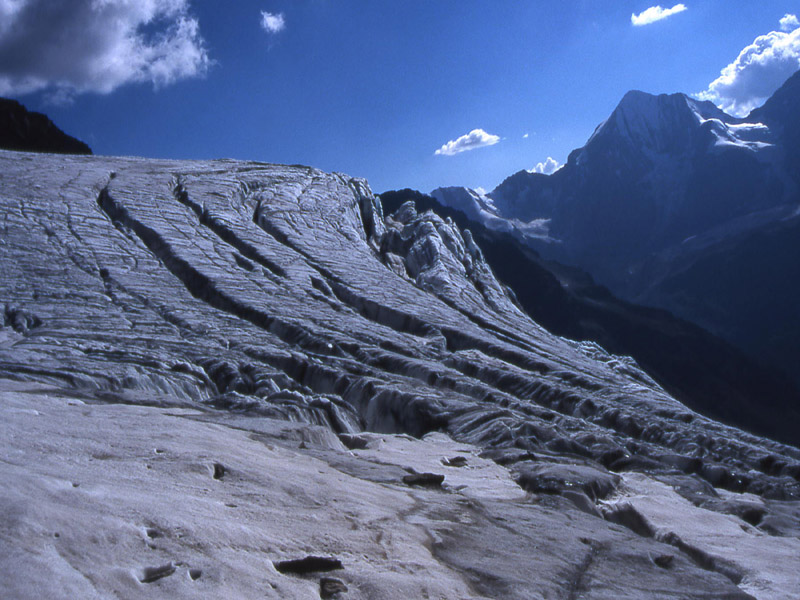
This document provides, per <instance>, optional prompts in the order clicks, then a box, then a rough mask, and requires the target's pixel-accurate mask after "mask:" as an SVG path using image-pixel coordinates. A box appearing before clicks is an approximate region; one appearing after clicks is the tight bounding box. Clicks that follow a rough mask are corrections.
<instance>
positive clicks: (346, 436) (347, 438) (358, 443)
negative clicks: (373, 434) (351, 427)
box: [339, 433, 369, 450]
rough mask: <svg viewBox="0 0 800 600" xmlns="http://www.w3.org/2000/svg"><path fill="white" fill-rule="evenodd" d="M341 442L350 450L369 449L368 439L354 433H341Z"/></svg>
mask: <svg viewBox="0 0 800 600" xmlns="http://www.w3.org/2000/svg"><path fill="white" fill-rule="evenodd" d="M339 440H340V441H341V442H342V443H343V444H344V445H345V447H347V449H348V450H363V449H364V448H366V447H367V443H368V442H369V440H368V439H367V438H365V437H362V436H360V435H355V434H353V433H340V434H339Z"/></svg>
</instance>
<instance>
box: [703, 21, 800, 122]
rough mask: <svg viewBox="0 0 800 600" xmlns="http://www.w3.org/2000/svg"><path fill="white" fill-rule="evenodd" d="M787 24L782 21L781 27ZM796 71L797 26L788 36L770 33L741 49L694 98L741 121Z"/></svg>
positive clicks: (798, 50) (798, 62)
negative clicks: (734, 58)
mask: <svg viewBox="0 0 800 600" xmlns="http://www.w3.org/2000/svg"><path fill="white" fill-rule="evenodd" d="M791 16H793V15H787V17H791ZM795 20H796V19H795ZM790 21H791V20H787V18H786V17H784V18H783V19H781V25H783V24H784V23H789V22H790ZM798 68H800V26H797V27H795V28H794V30H793V31H789V32H786V31H771V32H769V33H767V34H766V35H761V36H759V37H757V38H756V39H755V41H754V42H753V43H752V44H750V45H749V46H747V47H746V48H744V50H742V51H741V52H740V53H739V56H738V57H736V60H734V61H733V62H732V63H731V64H729V65H728V66H727V67H725V68H724V69H722V73H721V74H720V76H719V77H718V78H717V79H715V80H714V81H712V82H711V83H710V84H709V86H708V89H707V90H705V91H703V92H700V93H699V94H697V97H698V98H700V99H701V100H711V101H712V102H713V103H714V104H716V105H717V106H719V107H720V108H721V109H722V110H724V111H725V112H727V113H730V114H732V115H735V116H737V117H744V116H746V115H747V114H748V113H750V111H751V110H753V109H754V108H756V107H758V106H760V105H762V104H763V103H764V102H765V101H766V100H767V98H769V97H770V96H771V95H772V94H773V93H774V92H775V90H777V89H778V88H779V87H780V86H781V85H782V84H783V82H784V81H786V80H787V79H788V78H789V77H791V76H792V75H793V74H794V73H795V71H797V69H798Z"/></svg>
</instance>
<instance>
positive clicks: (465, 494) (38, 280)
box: [0, 152, 800, 599]
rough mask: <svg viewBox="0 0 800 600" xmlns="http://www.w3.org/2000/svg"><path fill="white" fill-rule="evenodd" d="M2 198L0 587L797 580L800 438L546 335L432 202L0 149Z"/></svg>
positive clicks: (596, 592) (679, 585)
mask: <svg viewBox="0 0 800 600" xmlns="http://www.w3.org/2000/svg"><path fill="white" fill-rule="evenodd" d="M0 206H2V213H1V214H2V223H0V266H1V267H2V271H3V276H2V277H1V278H0V303H2V304H3V306H4V317H3V319H2V320H0V324H2V325H3V327H2V328H0V376H2V378H3V379H2V380H0V397H2V401H1V402H0V412H1V413H2V418H1V419H0V439H2V440H3V443H2V446H1V447H0V452H2V461H0V473H2V477H3V481H4V486H3V490H2V492H0V504H1V505H2V514H3V515H4V517H3V519H2V520H1V521H0V546H2V552H0V555H2V556H3V558H2V559H0V574H1V575H2V576H0V591H2V593H0V595H2V596H3V597H19V598H25V597H86V598H90V597H124V598H141V597H164V596H169V597H197V596H198V595H205V596H209V597H222V596H228V597H254V596H256V595H258V596H259V597H274V598H289V597H296V598H301V597H302V598H305V597H309V598H310V597H322V598H335V597H339V598H422V597H432V598H433V597H435V598H454V599H455V598H459V599H463V598H500V597H502V598H553V597H564V598H578V597H585V598H609V599H610V598H642V597H648V598H687V597H688V598H692V597H703V598H720V599H721V598H749V597H753V595H754V596H755V597H758V598H791V597H793V596H792V594H793V590H797V589H800V574H798V572H797V569H796V557H797V556H798V553H799V552H800V540H798V539H797V537H796V536H797V532H798V530H799V529H800V528H798V522H799V521H800V504H799V503H798V498H799V497H800V483H798V480H800V451H798V450H797V449H795V448H792V447H789V446H784V445H781V444H778V443H775V442H772V441H769V440H765V439H761V438H758V437H755V436H752V435H749V434H746V433H743V432H741V431H739V430H736V429H733V428H730V427H726V426H724V425H722V424H719V423H716V422H713V421H711V420H709V419H706V418H704V417H703V416H701V415H698V414H696V413H693V412H692V411H690V410H688V409H687V408H686V407H684V406H683V405H681V404H680V403H679V402H677V401H676V400H674V399H673V398H671V397H670V396H669V395H668V394H666V393H665V392H664V391H663V390H661V389H660V388H659V387H658V386H657V385H656V384H655V383H654V382H653V381H652V380H651V379H650V378H649V377H648V376H647V375H646V374H644V373H643V372H642V371H641V370H640V369H639V368H638V367H637V365H636V364H635V362H633V361H631V360H630V359H626V358H624V357H615V356H612V355H609V354H608V353H606V352H605V351H604V350H603V349H602V348H600V347H599V346H596V345H591V344H577V343H573V342H570V341H567V340H563V339H561V338H558V337H555V336H552V335H550V334H549V333H547V332H546V331H545V330H543V329H542V328H541V327H539V326H538V325H537V324H536V323H534V322H532V321H531V320H530V319H529V318H528V317H527V316H526V315H525V314H524V313H523V312H522V311H520V310H519V309H518V308H517V307H516V305H515V304H514V302H513V301H512V299H511V297H510V295H509V294H508V293H507V291H506V290H505V288H504V287H503V286H502V285H501V284H500V283H499V282H498V281H497V280H496V279H495V277H494V275H493V274H492V272H491V270H490V269H489V268H488V267H487V265H486V263H485V262H484V260H483V256H482V253H481V250H480V248H478V247H477V246H476V245H475V243H474V241H473V240H472V237H471V236H470V235H469V234H468V233H467V232H461V231H459V229H458V228H457V227H456V226H455V225H454V224H453V223H452V222H450V221H447V220H442V219H441V218H439V217H438V216H436V215H434V214H433V213H422V214H420V213H418V212H417V211H416V209H415V207H414V205H413V204H411V203H407V204H405V205H403V206H402V207H401V208H400V209H399V210H398V211H397V212H395V213H394V214H393V215H384V214H383V211H382V208H381V205H380V202H379V201H378V199H377V198H376V197H375V196H373V194H372V192H371V191H370V189H369V187H368V186H367V184H366V182H364V181H363V180H358V179H353V178H350V177H348V176H345V175H341V174H327V173H323V172H321V171H318V170H316V169H313V168H309V167H301V166H280V165H270V164H263V163H252V162H235V161H224V160H222V161H207V162H175V161H158V160H143V159H132V158H104V157H64V156H50V155H33V154H25V153H13V152H0ZM709 514H711V515H714V516H715V518H717V519H720V520H719V521H718V522H720V523H725V526H726V527H729V528H732V529H731V530H730V531H728V530H726V532H725V536H724V537H721V538H720V539H717V540H712V539H710V538H709V536H708V535H707V530H699V529H698V530H693V529H692V528H690V527H688V526H687V524H688V523H692V522H694V521H696V522H701V521H702V522H706V523H707V522H714V521H713V520H711V521H709V520H708V519H707V518H706V515H709ZM693 520H694V521H693ZM736 527H738V528H739V530H740V531H741V533H739V532H738V531H736V530H735V529H736ZM733 533H735V534H736V535H733ZM757 552H761V553H762V554H763V555H765V556H769V557H770V559H769V560H754V559H753V554H754V553H757ZM314 556H316V557H319V558H324V559H325V560H316V561H315V560H314V559H308V557H314ZM304 559H308V560H305V561H304ZM292 560H298V561H299V562H297V563H291V562H288V563H287V562H286V561H292ZM329 569H330V570H329Z"/></svg>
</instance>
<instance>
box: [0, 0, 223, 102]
mask: <svg viewBox="0 0 800 600" xmlns="http://www.w3.org/2000/svg"><path fill="white" fill-rule="evenodd" d="M211 62H212V61H211V59H210V58H209V56H208V52H207V50H206V48H205V42H204V41H203V38H202V37H201V35H200V25H199V23H198V21H197V19H195V18H194V17H192V16H191V14H190V13H189V0H148V1H147V2H131V1H130V0H103V1H102V2H98V1H97V0H71V1H70V2H53V1H52V0H3V1H0V95H22V94H27V93H31V92H35V91H40V90H46V91H47V92H48V94H49V95H50V96H52V97H53V98H55V99H59V100H61V101H68V100H69V99H70V98H71V97H72V96H74V95H75V94H79V93H85V92H99V93H103V94H105V93H109V92H112V91H114V90H115V89H117V88H118V87H120V86H122V85H124V84H126V83H131V82H150V83H152V84H153V85H155V86H156V87H159V86H164V85H169V84H171V83H174V82H175V81H178V80H180V79H185V78H188V77H196V76H199V75H202V74H204V73H205V72H206V70H207V69H208V67H209V66H210V65H211Z"/></svg>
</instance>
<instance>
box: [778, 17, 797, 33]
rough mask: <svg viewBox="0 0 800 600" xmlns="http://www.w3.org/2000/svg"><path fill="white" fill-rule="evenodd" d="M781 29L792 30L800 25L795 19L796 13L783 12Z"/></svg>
mask: <svg viewBox="0 0 800 600" xmlns="http://www.w3.org/2000/svg"><path fill="white" fill-rule="evenodd" d="M780 23H781V31H794V30H795V29H797V28H798V27H800V21H798V20H797V15H790V14H788V13H787V14H785V15H783V18H782V19H781V21H780Z"/></svg>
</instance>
